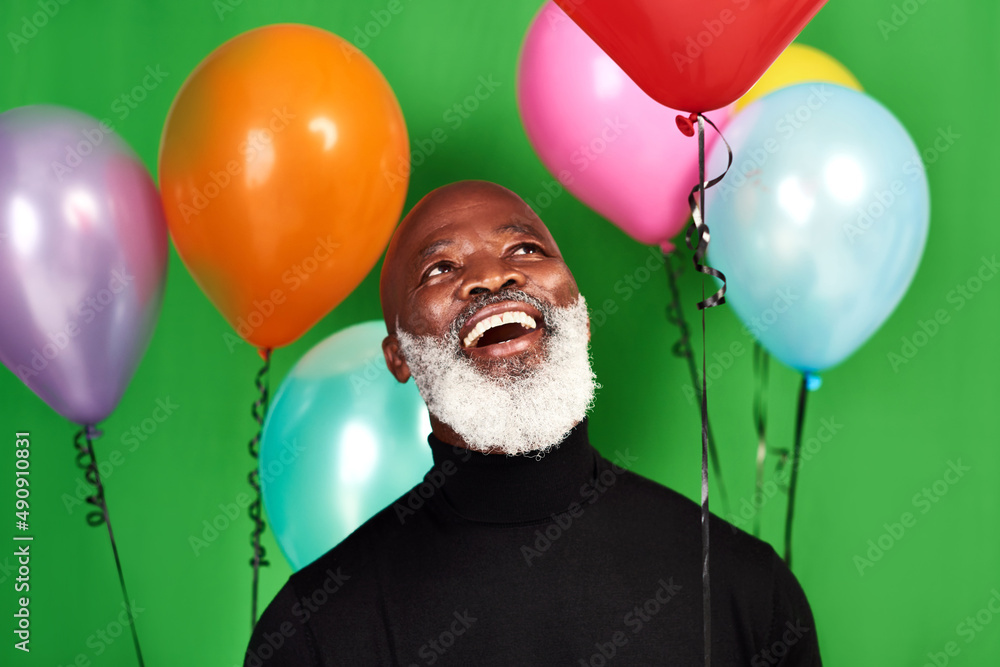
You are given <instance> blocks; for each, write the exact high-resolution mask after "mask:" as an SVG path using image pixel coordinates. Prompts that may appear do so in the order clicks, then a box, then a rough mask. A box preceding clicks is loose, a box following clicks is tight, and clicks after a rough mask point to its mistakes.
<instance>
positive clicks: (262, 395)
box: [247, 348, 271, 632]
mask: <svg viewBox="0 0 1000 667" xmlns="http://www.w3.org/2000/svg"><path fill="white" fill-rule="evenodd" d="M260 356H261V357H262V358H263V359H264V365H263V366H261V367H260V370H258V371H257V377H255V378H254V384H255V385H256V386H257V392H258V396H257V399H256V400H254V402H253V405H252V406H251V407H250V414H251V415H252V416H253V420H254V421H255V422H257V432H256V433H255V434H254V436H253V437H252V438H251V439H250V456H251V457H252V458H253V469H252V470H251V471H250V474H249V475H247V481H248V482H250V486H251V487H253V490H254V500H253V502H252V503H250V507H249V508H248V510H247V511H248V513H249V514H250V519H251V520H252V521H253V525H254V527H253V532H251V533H250V545H251V546H252V547H253V556H252V557H251V558H250V567H252V568H253V586H252V589H251V595H250V631H251V632H253V628H254V626H255V625H257V589H258V587H259V583H260V568H262V567H266V566H268V565H270V563H269V562H268V561H267V560H265V559H264V556H265V554H266V551H265V550H264V546H263V545H262V544H261V543H260V536H261V535H262V534H263V533H264V530H265V528H266V527H267V526H266V525H265V523H264V519H263V517H262V513H263V511H262V510H263V503H262V501H261V493H260V482H259V480H258V477H259V473H258V470H257V462H258V459H259V447H260V438H261V434H262V433H263V430H264V417H265V416H266V415H267V401H268V385H267V376H268V370H270V368H271V350H270V348H267V349H263V350H261V351H260Z"/></svg>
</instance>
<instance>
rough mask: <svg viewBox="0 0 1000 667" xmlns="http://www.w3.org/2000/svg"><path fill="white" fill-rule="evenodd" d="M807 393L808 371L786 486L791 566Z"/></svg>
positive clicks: (787, 546)
mask: <svg viewBox="0 0 1000 667" xmlns="http://www.w3.org/2000/svg"><path fill="white" fill-rule="evenodd" d="M808 393H809V373H804V374H803V375H802V385H801V386H800V387H799V407H798V411H797V412H796V414H795V446H794V448H793V449H792V478H791V481H790V482H789V486H788V513H787V514H786V515H785V564H786V565H788V567H789V569H791V567H792V518H793V515H794V514H795V490H796V487H797V486H798V480H799V462H800V461H801V458H800V454H801V451H802V427H803V425H804V423H805V418H806V395H807V394H808Z"/></svg>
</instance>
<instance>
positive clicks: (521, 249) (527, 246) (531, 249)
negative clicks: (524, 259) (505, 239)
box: [511, 243, 542, 255]
mask: <svg viewBox="0 0 1000 667" xmlns="http://www.w3.org/2000/svg"><path fill="white" fill-rule="evenodd" d="M511 254H512V255H539V254H542V246H540V245H538V244H537V243H521V244H519V245H517V246H514V251H513V252H512V253H511Z"/></svg>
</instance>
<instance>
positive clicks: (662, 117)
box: [517, 2, 732, 251]
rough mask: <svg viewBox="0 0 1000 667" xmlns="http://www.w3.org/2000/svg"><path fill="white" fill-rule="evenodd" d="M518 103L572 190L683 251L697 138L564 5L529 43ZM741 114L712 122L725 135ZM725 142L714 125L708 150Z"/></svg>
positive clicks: (654, 240) (627, 227)
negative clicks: (680, 235) (681, 235)
mask: <svg viewBox="0 0 1000 667" xmlns="http://www.w3.org/2000/svg"><path fill="white" fill-rule="evenodd" d="M517 100H518V106H519V108H520V110H521V120H522V122H523V123H524V128H525V131H526V132H527V134H528V139H529V140H530V141H531V145H532V146H533V147H534V149H535V152H536V153H538V156H539V158H541V160H542V162H543V163H544V164H545V166H546V167H547V168H548V169H549V171H550V172H552V175H553V176H555V177H556V178H557V179H558V180H559V182H560V183H562V184H563V186H564V187H566V188H567V189H568V190H569V191H570V192H572V193H573V194H574V195H576V196H577V198H579V199H580V200H581V201H582V202H583V203H585V204H587V205H588V206H590V207H591V208H592V209H594V210H595V211H597V212H598V213H600V214H601V215H603V216H604V217H605V218H607V219H608V220H610V221H611V222H613V223H614V224H616V225H617V226H618V227H620V228H621V229H622V230H623V231H624V232H625V233H627V234H628V235H629V236H631V237H632V238H634V239H636V240H637V241H640V242H642V243H648V244H656V245H660V246H661V247H663V249H664V251H670V250H673V245H672V244H671V243H670V241H669V239H670V238H671V237H673V236H674V235H675V234H677V232H679V231H680V230H681V229H683V228H684V223H685V222H687V220H688V218H689V216H690V210H689V209H688V203H687V197H688V193H689V192H690V191H691V188H692V187H694V186H695V185H696V184H697V183H698V141H697V138H692V137H687V136H685V135H683V134H682V133H681V132H680V130H678V129H677V122H676V117H677V115H678V114H679V113H680V112H679V111H676V110H674V109H671V108H669V107H665V106H663V105H662V104H660V103H659V102H656V101H655V100H653V99H652V98H651V97H649V96H648V95H646V93H644V92H642V90H641V89H640V88H639V86H637V85H636V84H635V83H633V82H632V80H631V79H630V78H629V77H628V75H627V74H625V72H624V71H622V69H621V68H620V67H618V65H616V64H615V62H614V61H613V60H611V58H610V57H609V56H608V55H607V54H605V53H604V51H602V50H601V48H600V47H599V46H597V44H595V43H594V41H593V40H591V39H590V37H588V36H587V35H586V33H584V32H583V30H581V29H580V28H579V27H578V26H577V25H576V24H575V23H574V22H573V21H572V20H571V19H570V18H569V17H568V16H567V15H566V14H565V12H563V10H562V9H560V8H559V7H558V6H556V4H555V3H554V2H546V3H545V5H544V6H543V7H542V9H541V11H539V12H538V15H537V16H536V17H535V20H534V21H533V22H532V24H531V27H530V28H529V29H528V33H527V35H526V36H525V38H524V44H523V46H522V48H521V57H520V62H519V63H518V73H517ZM731 113H732V109H731V107H726V108H724V109H719V110H717V111H713V112H711V113H710V114H706V116H707V117H708V118H710V119H711V120H712V121H713V122H714V123H715V124H716V125H718V126H719V129H720V130H722V129H724V127H725V123H726V122H727V121H728V120H729V117H730V115H731ZM682 115H684V116H687V114H686V113H685V114H682ZM716 138H717V137H716V135H715V132H714V131H713V130H712V129H711V127H708V126H707V125H706V133H705V149H706V152H707V151H709V150H711V146H712V145H713V143H714V141H715V140H716ZM712 176H714V174H706V178H711V177H712Z"/></svg>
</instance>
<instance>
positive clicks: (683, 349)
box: [663, 252, 729, 514]
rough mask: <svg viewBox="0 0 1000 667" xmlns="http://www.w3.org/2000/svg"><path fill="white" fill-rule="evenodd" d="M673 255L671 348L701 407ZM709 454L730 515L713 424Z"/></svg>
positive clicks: (669, 314) (669, 270) (668, 256)
mask: <svg viewBox="0 0 1000 667" xmlns="http://www.w3.org/2000/svg"><path fill="white" fill-rule="evenodd" d="M672 255H673V253H667V252H665V253H663V261H664V262H665V263H666V268H667V283H668V284H669V286H670V303H668V304H667V321H668V322H670V323H671V324H673V325H674V326H676V327H677V329H678V331H679V332H680V338H678V339H677V342H675V343H674V345H673V347H671V348H670V351H671V353H672V354H673V355H674V356H675V357H678V358H680V359H686V360H687V366H688V373H689V374H690V375H691V387H692V388H693V389H694V391H695V394H696V395H697V397H698V405H701V380H700V379H699V378H698V368H697V366H696V365H695V361H694V349H693V348H692V347H691V332H690V329H689V328H688V323H687V320H686V319H685V318H684V310H683V308H682V306H681V291H680V287H679V286H678V283H677V278H678V276H680V274H681V273H683V268H682V267H678V268H677V270H676V271H675V270H674V266H673V261H672V259H671V257H672ZM708 453H709V456H710V458H711V460H712V470H714V471H715V478H716V479H717V480H718V487H719V495H720V496H721V497H722V507H723V509H724V510H725V512H726V514H728V513H729V494H728V493H727V492H726V483H725V481H724V480H723V479H722V465H721V463H720V462H719V450H718V448H717V447H716V445H715V436H714V435H713V434H712V424H711V422H709V424H708Z"/></svg>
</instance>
